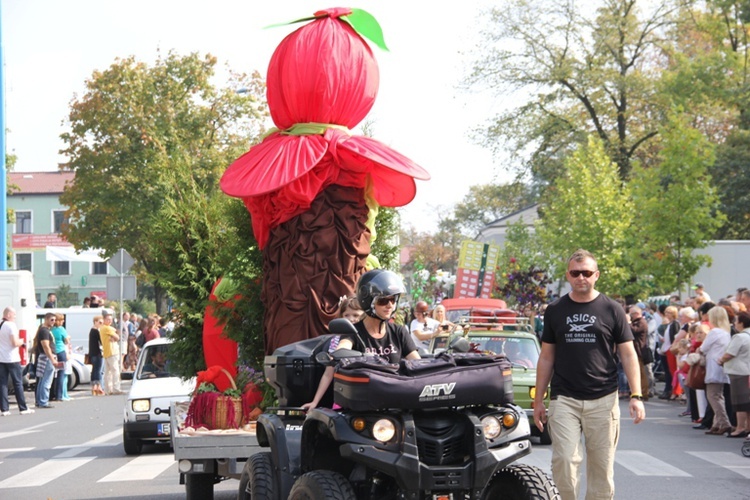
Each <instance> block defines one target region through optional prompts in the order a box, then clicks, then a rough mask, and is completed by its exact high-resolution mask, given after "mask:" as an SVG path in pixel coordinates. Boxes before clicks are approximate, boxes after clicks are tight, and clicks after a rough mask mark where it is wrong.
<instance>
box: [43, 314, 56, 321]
mask: <svg viewBox="0 0 750 500" xmlns="http://www.w3.org/2000/svg"><path fill="white" fill-rule="evenodd" d="M50 318H52V319H57V315H56V314H55V313H47V314H45V315H44V321H47V320H48V319H50Z"/></svg>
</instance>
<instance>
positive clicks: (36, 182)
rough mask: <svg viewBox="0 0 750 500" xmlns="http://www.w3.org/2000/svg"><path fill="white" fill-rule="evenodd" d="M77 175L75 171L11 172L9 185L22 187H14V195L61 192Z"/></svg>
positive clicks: (12, 191)
mask: <svg viewBox="0 0 750 500" xmlns="http://www.w3.org/2000/svg"><path fill="white" fill-rule="evenodd" d="M75 176H76V174H75V173H74V172H10V173H9V174H8V182H9V185H8V187H10V186H11V185H13V186H18V187H19V188H20V190H16V189H15V188H14V189H12V190H11V193H12V195H21V194H61V193H62V192H63V188H64V187H65V184H66V183H68V182H73V179H75ZM12 195H11V196H12Z"/></svg>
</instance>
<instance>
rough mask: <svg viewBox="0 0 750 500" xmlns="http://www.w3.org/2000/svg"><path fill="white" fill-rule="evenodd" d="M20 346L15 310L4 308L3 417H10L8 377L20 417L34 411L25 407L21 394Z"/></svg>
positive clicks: (0, 352) (0, 331)
mask: <svg viewBox="0 0 750 500" xmlns="http://www.w3.org/2000/svg"><path fill="white" fill-rule="evenodd" d="M22 345H23V340H21V338H20V337H19V336H18V327H17V326H16V310H15V309H13V308H12V307H6V308H5V311H3V320H2V322H0V415H2V416H3V417H6V416H8V415H10V402H9V401H8V377H10V379H11V381H12V382H13V392H15V395H16V403H18V409H19V410H20V412H21V415H27V414H29V413H34V410H31V409H29V407H28V406H26V397H25V396H24V394H23V380H22V377H23V371H22V370H21V353H20V351H19V350H18V348H19V347H20V346H22Z"/></svg>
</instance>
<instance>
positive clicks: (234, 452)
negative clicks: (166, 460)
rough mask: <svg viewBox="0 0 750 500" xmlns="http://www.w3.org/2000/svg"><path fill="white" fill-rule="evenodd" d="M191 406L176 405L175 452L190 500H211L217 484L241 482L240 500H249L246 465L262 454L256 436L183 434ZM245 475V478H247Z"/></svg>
mask: <svg viewBox="0 0 750 500" xmlns="http://www.w3.org/2000/svg"><path fill="white" fill-rule="evenodd" d="M187 406H188V403H186V402H179V403H172V407H171V408H170V419H171V422H172V436H171V440H172V449H173V450H174V457H175V460H177V468H178V471H179V473H180V484H184V485H185V493H186V498H187V500H198V499H200V500H211V499H213V496H214V484H216V483H218V482H220V481H223V480H226V479H238V480H239V481H240V483H239V486H238V492H239V495H238V498H240V499H242V498H245V487H246V486H247V479H248V476H247V473H244V469H245V463H246V462H247V460H248V458H250V457H251V456H252V455H254V454H255V453H258V452H259V451H261V448H260V447H259V446H258V440H257V438H256V436H255V433H251V432H244V431H213V432H206V433H198V434H186V433H180V429H181V428H182V420H183V419H184V418H183V416H184V415H185V414H186V413H187ZM243 473H244V474H243Z"/></svg>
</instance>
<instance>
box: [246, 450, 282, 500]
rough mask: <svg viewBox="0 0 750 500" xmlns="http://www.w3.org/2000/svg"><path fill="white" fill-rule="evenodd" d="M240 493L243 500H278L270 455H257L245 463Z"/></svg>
mask: <svg viewBox="0 0 750 500" xmlns="http://www.w3.org/2000/svg"><path fill="white" fill-rule="evenodd" d="M239 493H240V494H239V498H240V499H242V500H250V499H253V500H278V498H279V494H278V492H277V489H276V481H275V480H274V476H273V460H272V458H271V454H270V453H267V452H266V453H257V454H255V455H253V456H251V457H250V458H249V459H248V460H247V462H245V468H244V470H243V471H242V478H240V492H239Z"/></svg>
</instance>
